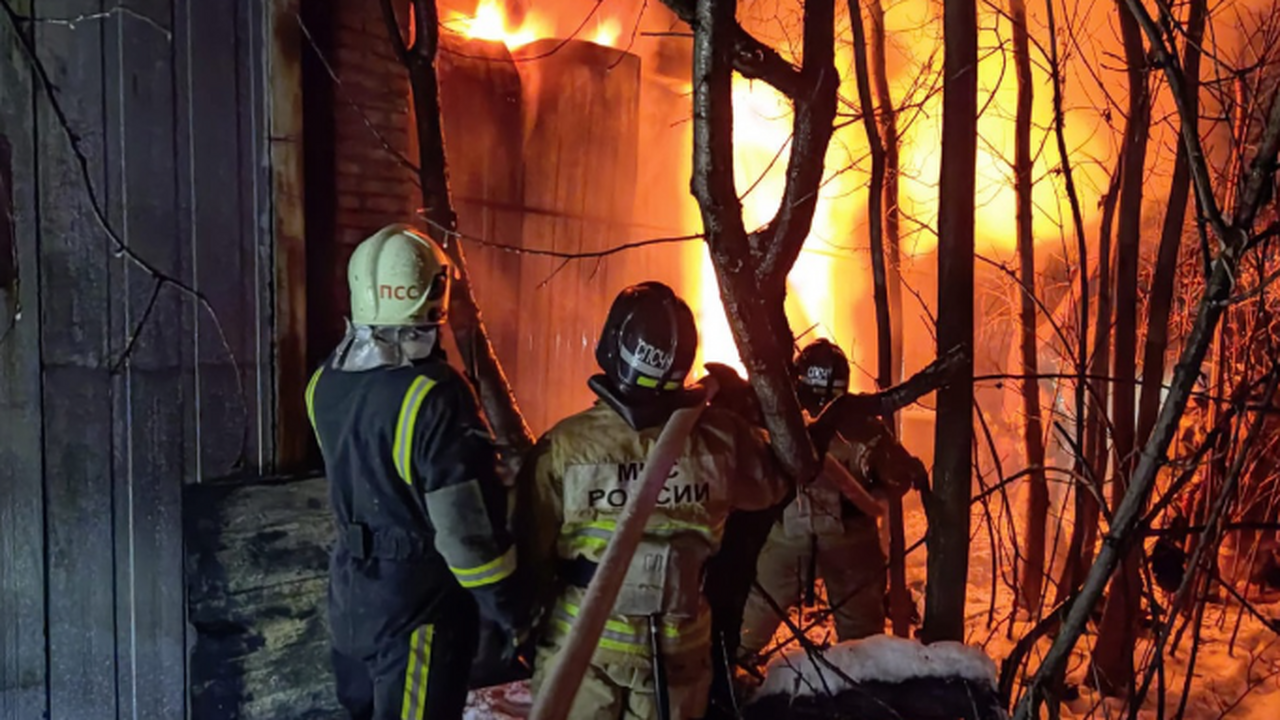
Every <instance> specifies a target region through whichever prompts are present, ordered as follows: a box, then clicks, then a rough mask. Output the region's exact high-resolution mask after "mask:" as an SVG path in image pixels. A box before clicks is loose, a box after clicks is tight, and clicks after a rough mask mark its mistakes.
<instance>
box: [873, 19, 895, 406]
mask: <svg viewBox="0 0 1280 720" xmlns="http://www.w3.org/2000/svg"><path fill="white" fill-rule="evenodd" d="M867 18H868V19H869V20H870V22H871V35H870V37H869V38H868V40H869V42H868V49H869V50H870V52H871V55H870V60H871V81H872V86H871V87H872V89H873V90H875V103H876V115H877V116H878V117H879V119H880V146H881V148H883V149H884V190H883V192H884V205H883V212H884V239H885V242H886V243H887V252H888V256H889V277H888V287H889V319H890V325H891V329H892V333H891V336H892V337H891V338H890V343H891V346H892V348H893V373H892V374H891V378H892V383H891V384H893V385H897V384H898V383H900V382H902V363H903V353H902V350H903V348H902V343H903V317H902V239H901V237H902V236H901V231H900V229H899V228H900V224H901V223H900V221H901V214H900V211H899V208H898V177H899V154H898V145H899V140H898V111H897V109H896V107H895V106H894V104H893V95H892V93H890V92H889V69H888V63H887V61H886V59H885V30H884V5H882V4H881V2H880V0H867Z"/></svg>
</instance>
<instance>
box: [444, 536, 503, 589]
mask: <svg viewBox="0 0 1280 720" xmlns="http://www.w3.org/2000/svg"><path fill="white" fill-rule="evenodd" d="M449 570H450V571H451V572H452V573H453V576H454V577H456V578H457V579H458V584H459V585H461V586H462V587H464V588H477V587H483V586H485V585H492V584H494V583H496V582H499V581H501V580H503V579H504V578H506V577H507V576H509V575H510V574H511V573H513V572H515V571H516V546H515V545H512V546H511V547H510V548H508V549H507V551H506V552H505V553H503V554H502V555H501V556H500V557H498V558H497V559H496V560H493V561H491V562H487V563H485V564H484V565H481V566H479V567H474V568H456V567H453V566H452V565H450V566H449Z"/></svg>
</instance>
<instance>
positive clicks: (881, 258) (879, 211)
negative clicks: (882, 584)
mask: <svg viewBox="0 0 1280 720" xmlns="http://www.w3.org/2000/svg"><path fill="white" fill-rule="evenodd" d="M849 23H850V25H851V29H852V31H853V58H854V66H855V74H856V75H857V83H858V102H859V103H860V104H861V105H862V124H863V126H864V127H865V128H866V132H867V145H868V147H870V148H871V187H870V189H869V191H868V195H867V216H868V218H869V219H870V225H871V231H870V239H871V243H870V244H871V278H872V284H873V296H874V298H875V305H876V359H877V362H876V384H877V385H879V386H880V388H882V389H883V388H887V387H891V386H892V385H894V384H896V382H897V377H895V376H896V375H897V374H898V373H897V372H895V368H900V367H901V365H902V359H901V356H900V355H898V354H895V352H894V347H893V339H894V336H895V333H894V327H895V326H896V324H897V323H900V322H901V315H899V316H898V318H896V320H895V318H894V317H893V316H892V314H891V312H890V307H889V287H888V282H887V275H888V273H887V272H886V270H885V243H884V237H885V232H884V186H885V179H886V175H887V172H888V171H887V168H886V164H885V155H886V153H885V147H884V143H883V141H882V139H881V136H880V128H879V126H878V125H877V123H876V113H875V112H874V111H873V110H872V108H874V107H875V100H874V99H873V98H872V95H871V78H870V74H869V72H868V69H867V34H866V32H865V30H864V29H863V26H862V13H861V10H860V9H859V8H858V3H857V0H849ZM896 251H897V248H896V247H895V248H894V252H895V255H896ZM895 264H896V263H895ZM894 272H895V273H896V272H897V268H896V267H895V268H894ZM899 292H901V289H899ZM899 301H901V296H899ZM899 335H900V333H899ZM893 425H894V428H895V432H896V431H897V429H896V428H897V423H894V424H893ZM888 520H889V533H890V540H889V599H890V603H889V616H890V619H891V620H892V622H893V633H894V634H895V635H897V636H899V637H907V636H908V635H909V634H910V632H911V595H910V593H909V592H908V590H907V569H906V559H905V557H904V555H905V553H904V552H901V551H902V550H905V546H906V538H905V536H904V534H903V528H902V521H903V517H902V500H901V499H900V498H896V497H895V498H891V499H890V501H889V519H888ZM899 545H901V547H899ZM895 550H898V551H899V552H896V553H895Z"/></svg>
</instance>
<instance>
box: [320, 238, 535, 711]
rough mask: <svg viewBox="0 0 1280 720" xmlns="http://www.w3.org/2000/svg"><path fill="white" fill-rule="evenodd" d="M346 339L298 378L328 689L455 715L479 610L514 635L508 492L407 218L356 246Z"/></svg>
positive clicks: (359, 701) (364, 707)
mask: <svg viewBox="0 0 1280 720" xmlns="http://www.w3.org/2000/svg"><path fill="white" fill-rule="evenodd" d="M347 279H348V283H349V285H350V290H351V321H350V323H348V327H347V333H346V336H345V337H344V338H343V340H342V343H341V344H340V345H339V346H338V348H337V349H336V350H335V351H334V352H333V354H332V355H331V356H330V357H329V358H328V359H327V360H326V361H325V362H324V364H323V365H322V366H321V367H320V368H319V369H318V370H316V372H315V374H314V375H313V376H312V377H311V382H310V383H309V384H308V386H307V392H306V399H307V410H308V412H309V413H310V416H311V423H312V425H313V426H314V428H315V432H316V438H317V440H318V441H319V443H320V448H321V452H322V453H323V455H324V461H325V469H326V472H327V474H328V478H329V486H330V499H331V501H332V505H333V510H334V514H335V516H336V521H337V530H338V538H337V543H336V545H335V547H334V549H333V553H332V557H331V559H330V566H329V567H330V578H329V626H330V634H331V640H332V660H333V668H334V673H335V675H336V680H337V692H338V699H339V701H340V702H341V703H342V705H343V707H344V708H346V710H347V711H348V712H349V713H350V714H351V717H353V718H356V719H358V720H364V719H369V720H392V719H395V720H424V719H429V720H440V719H442V718H443V719H446V720H452V719H455V718H460V717H461V716H462V713H463V710H464V708H465V705H466V696H467V679H468V674H469V671H470V668H471V662H472V658H473V656H474V655H475V652H476V644H477V638H478V634H479V631H478V623H479V618H480V613H484V614H485V616H486V617H487V618H490V619H492V620H493V621H494V622H495V623H496V624H497V625H498V626H500V627H501V628H503V629H504V630H506V631H507V632H508V633H510V636H511V638H512V645H513V646H514V644H515V642H516V640H515V638H516V635H517V632H518V631H517V628H518V627H520V626H521V624H522V622H523V615H524V613H525V610H524V608H526V607H527V601H526V600H524V599H522V596H523V595H524V593H521V592H518V587H517V577H516V549H515V546H514V544H513V542H512V538H511V535H510V533H509V531H508V528H507V513H506V502H507V498H506V490H505V489H504V488H503V486H502V483H501V482H500V480H499V478H498V476H497V472H496V455H495V451H494V446H493V441H492V438H491V435H490V433H489V429H488V426H487V425H486V424H485V422H484V421H483V420H482V418H481V417H480V414H479V411H478V408H477V403H476V399H475V395H474V394H473V392H472V390H471V387H470V385H469V384H468V383H467V381H466V379H465V378H463V377H462V376H461V375H460V374H459V373H458V372H457V371H455V370H454V369H452V368H451V367H450V366H449V365H448V364H447V363H446V362H445V359H444V356H443V353H442V351H441V349H440V346H439V338H438V332H439V328H440V325H441V323H443V322H444V321H445V314H446V310H447V305H448V298H449V284H450V268H449V264H448V259H447V257H446V256H445V255H444V253H443V252H442V251H441V250H440V248H439V247H437V246H436V245H435V243H434V242H432V241H431V240H430V239H429V238H427V237H426V236H425V235H423V234H422V233H420V232H418V231H417V230H415V229H413V228H412V227H409V226H407V225H392V226H389V227H386V228H383V229H382V230H380V231H379V232H377V233H376V234H374V235H373V236H371V237H370V238H368V239H367V240H365V241H364V242H363V243H361V244H360V246H359V247H357V248H356V250H355V253H354V254H353V255H352V257H351V261H350V264H349V265H348V270H347Z"/></svg>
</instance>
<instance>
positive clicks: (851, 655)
mask: <svg viewBox="0 0 1280 720" xmlns="http://www.w3.org/2000/svg"><path fill="white" fill-rule="evenodd" d="M833 667H834V668H838V669H839V672H838V673H837V672H836V671H835V670H833V669H832V668H833ZM925 677H929V678H946V677H956V678H963V679H965V680H970V681H973V682H975V683H987V684H989V685H990V686H991V687H992V688H994V687H995V686H996V666H995V663H993V662H992V661H991V658H989V657H987V656H986V655H985V654H984V653H983V652H982V651H981V650H978V649H975V648H971V647H966V646H965V645H963V644H961V643H956V642H939V643H934V644H932V645H928V646H926V645H923V644H921V643H920V642H918V641H915V640H907V639H905V638H897V637H891V636H888V635H878V636H875V637H869V638H867V639H865V640H854V641H850V642H844V643H839V644H837V645H834V646H832V647H830V648H828V649H827V650H826V651H825V652H824V653H823V654H822V659H821V660H817V661H815V659H814V658H813V657H812V656H810V655H809V653H807V652H805V651H804V650H788V651H787V652H785V653H783V654H782V655H780V656H779V657H775V658H774V659H773V660H771V661H770V662H769V666H768V668H767V669H766V675H765V681H764V684H763V685H761V686H760V689H759V690H758V691H757V695H758V696H760V697H763V696H765V695H775V694H779V693H782V694H785V693H791V692H794V693H795V694H797V695H812V694H819V693H824V692H825V693H838V692H841V691H842V690H845V689H848V688H849V687H851V685H850V683H851V682H852V683H859V682H867V681H881V682H889V683H893V682H902V681H904V680H909V679H911V678H925ZM797 689H798V690H797Z"/></svg>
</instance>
